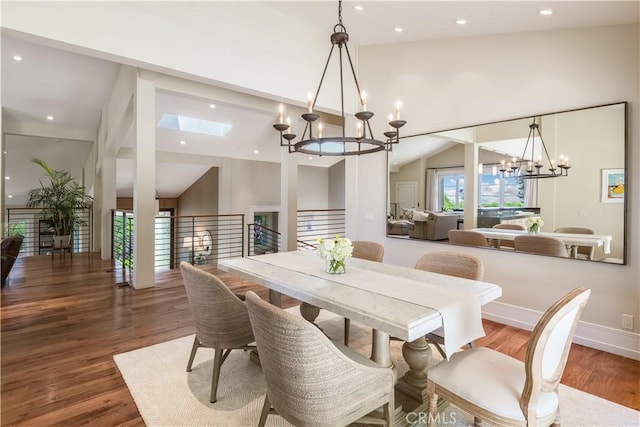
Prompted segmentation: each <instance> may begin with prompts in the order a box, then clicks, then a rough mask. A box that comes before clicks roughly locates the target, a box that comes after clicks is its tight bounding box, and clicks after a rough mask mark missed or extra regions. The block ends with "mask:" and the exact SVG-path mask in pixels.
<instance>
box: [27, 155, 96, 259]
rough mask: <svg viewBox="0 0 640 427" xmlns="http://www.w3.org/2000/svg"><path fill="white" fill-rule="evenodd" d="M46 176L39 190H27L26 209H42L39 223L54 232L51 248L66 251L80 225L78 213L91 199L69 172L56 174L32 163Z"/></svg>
mask: <svg viewBox="0 0 640 427" xmlns="http://www.w3.org/2000/svg"><path fill="white" fill-rule="evenodd" d="M31 161H32V162H33V163H35V164H37V165H39V166H40V167H41V168H42V169H43V170H44V171H45V172H46V180H44V181H43V180H41V181H40V187H38V188H34V189H32V190H29V193H28V197H29V198H28V201H27V207H29V208H42V220H43V221H44V222H45V223H46V224H47V225H48V226H49V228H50V229H51V230H52V231H53V239H54V240H53V247H54V248H68V247H69V243H70V241H71V235H72V234H73V230H74V228H75V226H76V225H83V224H84V221H83V219H82V215H81V211H82V209H85V208H87V207H89V206H90V205H91V203H92V202H93V197H91V196H89V195H88V194H86V192H85V188H84V187H83V186H81V185H80V184H78V182H77V181H76V180H75V178H74V177H73V176H72V175H71V172H69V171H64V170H56V169H53V168H52V167H51V166H49V165H48V164H47V163H46V162H44V161H43V160H40V159H32V160H31Z"/></svg>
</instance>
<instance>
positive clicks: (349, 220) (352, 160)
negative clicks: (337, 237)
mask: <svg viewBox="0 0 640 427" xmlns="http://www.w3.org/2000/svg"><path fill="white" fill-rule="evenodd" d="M359 161H360V157H358V156H347V157H345V165H344V184H345V190H344V209H345V234H346V235H347V237H349V238H350V239H351V240H356V239H359V238H360V236H359V224H360V221H361V219H360V218H359V215H360V214H359V200H358V195H359V194H358V193H359V192H358V188H359V179H360V176H359V172H358V171H359Z"/></svg>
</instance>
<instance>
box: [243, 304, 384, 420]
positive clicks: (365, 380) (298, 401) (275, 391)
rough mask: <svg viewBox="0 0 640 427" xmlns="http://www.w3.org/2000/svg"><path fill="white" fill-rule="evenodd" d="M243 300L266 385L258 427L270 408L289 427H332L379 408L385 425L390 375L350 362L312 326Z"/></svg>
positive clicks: (375, 367)
mask: <svg viewBox="0 0 640 427" xmlns="http://www.w3.org/2000/svg"><path fill="white" fill-rule="evenodd" d="M246 300H247V305H248V308H249V316H250V317H251V323H252V325H253V330H254V334H255V337H256V344H257V346H258V354H259V355H260V364H261V366H262V371H263V373H264V376H265V380H266V383H267V395H266V397H265V404H264V406H263V413H262V416H261V418H260V422H259V423H258V425H259V426H262V425H264V423H265V421H266V417H267V414H268V413H269V409H270V408H273V409H275V411H276V412H277V413H278V414H279V415H280V416H282V417H283V418H284V419H285V420H287V421H288V422H290V423H292V424H294V425H300V426H337V425H347V424H350V423H352V422H354V421H356V420H358V419H360V418H361V417H363V416H365V415H366V414H368V413H369V412H371V411H373V410H375V409H377V408H379V407H381V406H384V407H385V413H386V416H387V422H390V420H391V418H390V417H391V413H392V412H393V406H394V403H393V399H394V392H393V387H394V380H393V372H392V371H391V369H389V368H383V367H380V366H378V365H376V364H375V363H373V362H371V361H369V360H368V359H366V358H364V357H363V356H360V357H362V359H363V360H364V361H366V362H367V363H368V364H367V365H364V364H361V363H358V362H356V361H354V360H352V359H351V358H349V357H348V356H347V355H346V354H345V353H343V351H341V350H339V349H338V348H337V347H336V345H335V344H334V343H333V342H331V340H330V339H329V338H327V337H326V336H325V335H324V334H323V333H322V331H320V329H318V328H317V327H316V326H315V325H313V324H312V323H310V322H307V321H306V320H304V319H303V318H301V317H299V316H296V315H294V314H292V313H289V312H287V311H285V310H282V309H281V308H278V307H276V306H274V305H271V304H269V303H268V302H266V301H264V300H262V299H261V298H260V297H259V296H258V295H257V294H255V293H254V292H248V293H247V295H246ZM344 350H345V351H347V350H349V349H344Z"/></svg>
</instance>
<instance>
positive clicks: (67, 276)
mask: <svg viewBox="0 0 640 427" xmlns="http://www.w3.org/2000/svg"><path fill="white" fill-rule="evenodd" d="M204 268H205V269H207V270H211V271H214V272H216V273H217V274H219V275H220V276H221V278H222V279H223V280H224V281H225V282H226V283H227V284H228V285H229V286H230V287H231V288H232V289H233V290H234V291H235V292H246V291H247V290H249V289H251V290H254V291H257V292H258V293H259V294H260V295H261V296H263V297H264V298H266V297H267V291H266V290H265V289H264V288H262V287H260V286H258V285H255V284H252V283H250V282H247V281H244V280H240V279H238V278H236V277H233V276H231V275H229V274H227V273H224V272H220V271H217V270H215V268H214V267H212V266H204ZM121 281H123V277H122V274H121V272H120V271H119V270H117V269H116V270H114V269H113V267H112V264H111V262H110V261H102V260H100V259H99V258H97V257H89V256H88V255H83V254H75V255H74V256H73V260H71V259H70V258H69V257H67V259H66V260H65V261H64V262H60V261H58V259H57V258H56V260H55V262H54V263H52V261H51V258H50V257H46V256H44V257H32V258H25V259H20V260H18V261H17V262H16V265H14V268H13V271H12V272H11V275H10V279H9V281H8V284H7V287H5V288H2V293H1V296H2V299H1V332H2V335H1V343H2V347H1V385H2V395H1V397H2V400H1V419H0V423H1V425H3V426H13V425H37V426H45V425H46V426H55V425H60V426H76V425H83V424H90V425H92V426H115V425H118V426H138V425H140V426H141V425H144V423H143V421H142V418H141V417H140V415H139V413H138V410H137V408H136V405H135V403H134V402H133V399H132V398H131V395H130V394H129V391H128V389H127V386H126V385H125V383H124V381H123V379H122V377H121V376H120V374H119V372H118V370H117V368H116V366H115V364H114V362H113V355H114V354H118V353H122V352H126V351H129V350H134V349H137V348H140V347H145V346H148V345H152V344H156V343H160V342H164V341H168V340H171V339H174V338H178V337H182V336H185V335H188V334H192V333H194V331H195V329H194V326H193V321H192V318H191V313H190V310H189V305H188V302H187V298H186V294H185V292H184V288H183V286H182V280H181V276H180V272H179V271H178V270H174V271H171V272H164V273H158V274H157V276H156V281H157V285H156V286H155V287H154V288H149V289H141V290H134V289H132V288H130V287H122V288H118V287H116V286H115V284H116V283H118V282H121ZM283 302H284V304H285V306H290V305H292V304H294V303H295V301H293V300H291V299H287V298H285V299H284V301H283ZM485 330H486V332H487V337H485V338H483V339H482V340H479V341H478V344H479V345H485V346H488V347H491V348H495V349H497V350H499V351H502V352H504V353H506V354H510V355H512V356H514V357H517V358H519V359H521V360H522V359H523V358H524V353H525V346H526V342H527V339H528V336H529V333H528V332H526V331H522V330H519V329H516V328H513V327H509V326H504V325H500V324H497V323H493V322H488V321H487V322H485ZM562 382H563V383H564V384H567V385H569V386H571V387H575V388H577V389H580V390H583V391H586V392H588V393H592V394H595V395H597V396H600V397H603V398H605V399H608V400H612V401H614V402H617V403H620V404H622V405H624V406H627V407H630V408H634V409H640V396H639V394H638V387H639V382H640V362H638V361H635V360H631V359H627V358H623V357H620V356H616V355H612V354H609V353H604V352H601V351H597V350H593V349H590V348H586V347H582V346H579V345H574V346H573V348H572V351H571V353H570V357H569V363H568V366H567V369H566V370H565V375H564V377H563V381H562Z"/></svg>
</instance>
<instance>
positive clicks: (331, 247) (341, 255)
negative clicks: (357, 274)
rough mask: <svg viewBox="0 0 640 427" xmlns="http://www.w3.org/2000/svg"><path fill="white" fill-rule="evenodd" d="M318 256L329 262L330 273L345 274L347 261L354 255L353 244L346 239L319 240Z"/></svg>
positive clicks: (328, 270) (337, 237) (328, 269)
mask: <svg viewBox="0 0 640 427" xmlns="http://www.w3.org/2000/svg"><path fill="white" fill-rule="evenodd" d="M317 242H318V255H319V256H320V258H322V259H323V260H326V261H327V272H328V273H344V271H345V261H346V260H347V258H349V257H350V256H351V254H352V253H353V244H351V240H349V239H348V238H346V237H340V236H336V237H335V239H318V240H317Z"/></svg>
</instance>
